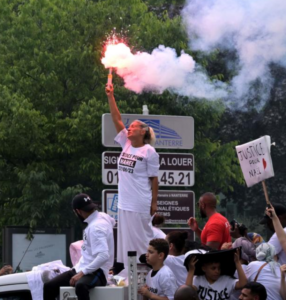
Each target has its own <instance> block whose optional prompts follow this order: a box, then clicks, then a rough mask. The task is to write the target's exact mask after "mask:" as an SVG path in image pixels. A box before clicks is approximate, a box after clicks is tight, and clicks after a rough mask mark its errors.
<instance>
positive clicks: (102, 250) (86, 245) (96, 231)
mask: <svg viewBox="0 0 286 300" xmlns="http://www.w3.org/2000/svg"><path fill="white" fill-rule="evenodd" d="M85 222H87V223H88V226H87V227H86V228H85V230H84V233H83V245H82V246H81V258H80V260H79V262H78V263H77V264H76V265H75V266H74V269H75V270H76V272H77V273H78V272H80V271H82V272H83V273H84V274H89V273H92V272H94V271H96V270H97V269H99V268H101V269H102V271H103V272H104V274H105V277H106V278H107V277H108V272H109V269H110V268H111V267H112V266H113V260H114V239H113V227H114V225H115V220H114V219H113V218H111V217H110V216H109V215H107V214H106V213H102V212H98V211H94V212H93V213H92V214H91V215H90V216H89V217H88V218H87V219H85Z"/></svg>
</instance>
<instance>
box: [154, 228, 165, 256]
mask: <svg viewBox="0 0 286 300" xmlns="http://www.w3.org/2000/svg"><path fill="white" fill-rule="evenodd" d="M152 230H153V233H154V237H153V239H165V237H166V233H165V232H164V231H162V230H161V229H160V228H157V227H155V226H152ZM167 258H168V256H167Z"/></svg>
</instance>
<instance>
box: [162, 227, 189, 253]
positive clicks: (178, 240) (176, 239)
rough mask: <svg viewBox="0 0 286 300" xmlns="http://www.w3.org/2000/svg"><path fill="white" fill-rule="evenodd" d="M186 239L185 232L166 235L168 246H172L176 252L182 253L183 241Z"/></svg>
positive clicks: (173, 232) (186, 234)
mask: <svg viewBox="0 0 286 300" xmlns="http://www.w3.org/2000/svg"><path fill="white" fill-rule="evenodd" d="M187 238H188V233H187V232H186V231H178V230H176V231H171V232H169V233H168V234H167V240H168V242H169V244H171V243H172V244H174V246H175V248H176V251H177V252H178V253H182V251H183V249H184V248H185V241H186V239H187Z"/></svg>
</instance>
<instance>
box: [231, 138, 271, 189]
mask: <svg viewBox="0 0 286 300" xmlns="http://www.w3.org/2000/svg"><path fill="white" fill-rule="evenodd" d="M270 146H271V139H270V136H268V135H265V136H263V137H261V138H259V139H257V140H254V141H252V142H249V143H246V144H243V145H240V146H236V147H235V148H236V152H237V156H238V159H239V163H240V166H241V169H242V173H243V176H244V179H245V181H246V184H247V186H248V187H250V186H252V185H254V184H256V183H258V182H261V181H263V180H265V179H267V178H270V177H273V176H274V170H273V165H272V160H271V155H270Z"/></svg>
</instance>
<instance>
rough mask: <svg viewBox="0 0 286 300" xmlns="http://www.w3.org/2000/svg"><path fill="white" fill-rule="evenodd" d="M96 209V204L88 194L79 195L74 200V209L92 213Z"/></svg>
mask: <svg viewBox="0 0 286 300" xmlns="http://www.w3.org/2000/svg"><path fill="white" fill-rule="evenodd" d="M95 208H96V205H95V203H93V202H92V199H91V198H90V197H89V196H88V195H87V194H78V195H76V196H75V197H74V198H73V199H72V209H74V210H75V209H81V210H83V211H91V210H93V209H95Z"/></svg>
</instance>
